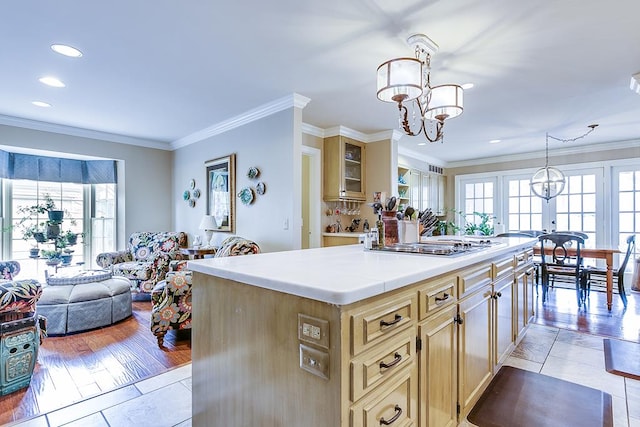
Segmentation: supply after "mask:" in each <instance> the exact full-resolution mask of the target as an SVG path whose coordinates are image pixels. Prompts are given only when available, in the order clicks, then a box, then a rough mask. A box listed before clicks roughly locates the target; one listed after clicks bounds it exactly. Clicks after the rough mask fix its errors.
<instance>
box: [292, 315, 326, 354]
mask: <svg viewBox="0 0 640 427" xmlns="http://www.w3.org/2000/svg"><path fill="white" fill-rule="evenodd" d="M298 339H299V340H300V341H304V342H308V343H311V344H313V345H316V346H319V347H324V348H329V322H328V321H327V320H323V319H318V318H316V317H311V316H307V315H306V314H300V313H298Z"/></svg>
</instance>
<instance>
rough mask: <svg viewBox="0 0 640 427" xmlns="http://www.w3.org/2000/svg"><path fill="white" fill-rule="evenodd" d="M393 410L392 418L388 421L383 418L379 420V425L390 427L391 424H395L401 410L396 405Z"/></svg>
mask: <svg viewBox="0 0 640 427" xmlns="http://www.w3.org/2000/svg"><path fill="white" fill-rule="evenodd" d="M394 410H395V411H396V414H395V415H394V416H393V417H391V418H389V421H387V420H385V419H384V418H380V425H381V426H388V425H391V424H393V423H395V422H396V421H397V420H398V418H400V415H402V408H401V407H400V406H398V405H396V407H395V408H394Z"/></svg>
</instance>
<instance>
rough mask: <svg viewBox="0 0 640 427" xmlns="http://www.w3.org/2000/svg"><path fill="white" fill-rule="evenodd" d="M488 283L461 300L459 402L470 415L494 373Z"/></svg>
mask: <svg viewBox="0 0 640 427" xmlns="http://www.w3.org/2000/svg"><path fill="white" fill-rule="evenodd" d="M492 295H493V291H492V286H491V283H488V284H486V285H484V286H483V287H481V288H480V289H478V290H477V291H475V292H473V293H472V294H471V295H469V296H467V297H466V298H465V299H463V300H460V301H459V304H458V316H459V326H458V336H459V338H458V343H459V348H458V404H459V405H460V416H462V417H464V416H466V415H467V414H468V413H469V411H471V409H472V408H473V405H474V404H475V403H476V402H477V401H478V398H480V395H481V394H482V392H483V391H484V389H485V388H486V387H487V386H488V385H489V382H490V381H491V378H492V376H493V359H492V343H493V334H492V328H491V324H492V322H491V314H492V309H491V306H492V304H493V299H492Z"/></svg>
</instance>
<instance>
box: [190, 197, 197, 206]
mask: <svg viewBox="0 0 640 427" xmlns="http://www.w3.org/2000/svg"><path fill="white" fill-rule="evenodd" d="M189 207H190V208H195V207H196V201H195V200H194V199H189Z"/></svg>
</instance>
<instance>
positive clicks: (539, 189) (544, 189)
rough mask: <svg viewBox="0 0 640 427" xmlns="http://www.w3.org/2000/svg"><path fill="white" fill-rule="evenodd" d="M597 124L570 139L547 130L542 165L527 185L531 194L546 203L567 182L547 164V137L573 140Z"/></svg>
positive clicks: (560, 172) (564, 140)
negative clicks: (552, 134) (559, 136)
mask: <svg viewBox="0 0 640 427" xmlns="http://www.w3.org/2000/svg"><path fill="white" fill-rule="evenodd" d="M597 126H598V125H589V130H588V131H587V132H586V133H584V134H582V135H580V136H578V137H576V138H570V139H562V138H556V137H555V136H551V135H549V133H548V132H547V138H546V143H545V155H544V157H545V161H544V167H543V168H540V169H538V170H537V171H536V173H534V174H533V176H532V177H531V180H530V181H529V186H530V187H531V191H532V192H533V194H535V195H536V196H538V197H541V198H543V199H545V200H546V201H547V203H549V200H550V199H553V198H554V197H556V196H557V195H558V194H560V193H562V190H564V185H565V184H566V182H567V179H566V178H565V176H564V174H563V173H562V171H560V169H557V168H554V167H552V166H549V138H551V139H555V140H556V141H560V142H573V141H576V140H578V139H580V138H584V137H585V136H587V135H589V134H590V133H591V132H593V131H594V129H595V128H596V127H597Z"/></svg>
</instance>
